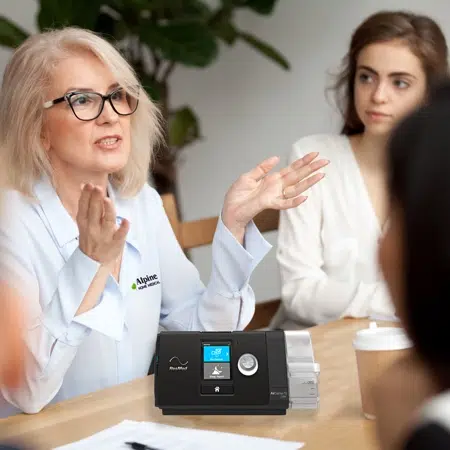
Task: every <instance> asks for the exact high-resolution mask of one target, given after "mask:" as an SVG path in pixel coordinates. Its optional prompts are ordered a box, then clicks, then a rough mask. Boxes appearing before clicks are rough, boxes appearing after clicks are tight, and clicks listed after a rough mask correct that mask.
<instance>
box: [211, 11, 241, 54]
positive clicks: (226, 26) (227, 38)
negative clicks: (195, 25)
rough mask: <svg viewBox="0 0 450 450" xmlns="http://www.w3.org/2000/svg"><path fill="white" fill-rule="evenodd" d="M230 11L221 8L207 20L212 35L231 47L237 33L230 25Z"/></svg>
mask: <svg viewBox="0 0 450 450" xmlns="http://www.w3.org/2000/svg"><path fill="white" fill-rule="evenodd" d="M232 17H233V15H232V10H230V9H226V8H222V9H219V11H217V12H216V13H215V14H214V15H213V17H211V19H210V20H209V27H210V28H211V30H213V32H214V34H215V35H216V36H217V37H218V38H220V39H222V40H223V41H224V42H225V43H227V44H228V45H233V44H234V43H235V41H236V38H237V31H236V28H235V27H234V25H233V24H232V23H231V20H232Z"/></svg>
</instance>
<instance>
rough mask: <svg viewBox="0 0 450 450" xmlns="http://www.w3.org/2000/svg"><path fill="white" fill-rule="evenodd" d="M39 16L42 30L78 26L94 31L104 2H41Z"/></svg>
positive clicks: (80, 0) (97, 0) (101, 0)
mask: <svg viewBox="0 0 450 450" xmlns="http://www.w3.org/2000/svg"><path fill="white" fill-rule="evenodd" d="M40 2H41V9H40V11H39V14H38V26H39V29H40V30H45V29H49V28H60V27H63V26H77V27H81V28H87V29H90V30H92V29H93V28H94V27H95V23H96V22H97V17H98V15H99V13H100V7H101V6H102V4H103V0H77V1H76V2H75V1H68V0H66V1H61V0H40Z"/></svg>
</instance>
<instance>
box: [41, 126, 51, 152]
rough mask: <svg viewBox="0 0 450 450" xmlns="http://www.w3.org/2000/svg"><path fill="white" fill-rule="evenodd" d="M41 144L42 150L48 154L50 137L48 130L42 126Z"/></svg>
mask: <svg viewBox="0 0 450 450" xmlns="http://www.w3.org/2000/svg"><path fill="white" fill-rule="evenodd" d="M41 143H42V146H43V147H44V149H45V150H46V151H47V152H48V151H49V150H50V137H49V133H48V130H47V129H46V127H45V126H44V127H43V128H42V131H41Z"/></svg>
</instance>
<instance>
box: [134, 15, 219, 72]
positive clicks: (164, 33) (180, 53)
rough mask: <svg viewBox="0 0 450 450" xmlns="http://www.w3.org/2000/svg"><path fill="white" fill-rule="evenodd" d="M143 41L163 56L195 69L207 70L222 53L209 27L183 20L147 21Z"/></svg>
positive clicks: (142, 33) (142, 29)
mask: <svg viewBox="0 0 450 450" xmlns="http://www.w3.org/2000/svg"><path fill="white" fill-rule="evenodd" d="M140 37H141V39H142V40H143V41H144V42H145V43H146V44H147V45H148V46H149V47H150V48H152V49H154V50H158V51H159V52H160V54H161V57H162V58H164V59H166V60H169V61H174V62H177V63H181V64H184V65H185V66H191V67H206V66H208V65H209V64H211V63H212V62H213V61H214V59H215V58H216V56H217V54H218V51H219V49H218V45H217V42H216V37H215V36H214V34H213V32H212V31H211V30H210V29H209V28H208V26H207V25H205V24H203V23H199V22H196V21H182V22H177V23H169V24H167V25H157V24H152V23H151V22H150V21H146V23H145V26H143V27H142V28H141V33H140Z"/></svg>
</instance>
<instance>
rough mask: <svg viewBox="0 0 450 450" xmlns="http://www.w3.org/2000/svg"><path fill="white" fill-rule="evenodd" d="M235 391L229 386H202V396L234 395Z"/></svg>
mask: <svg viewBox="0 0 450 450" xmlns="http://www.w3.org/2000/svg"><path fill="white" fill-rule="evenodd" d="M233 393H234V389H233V386H231V385H229V384H225V385H223V384H203V385H202V394H213V395H221V394H228V395H229V394H233Z"/></svg>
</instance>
